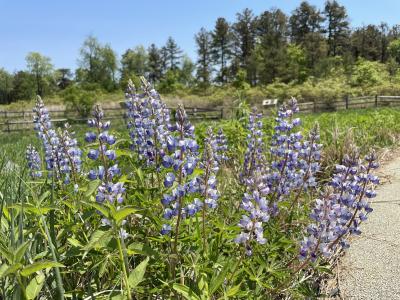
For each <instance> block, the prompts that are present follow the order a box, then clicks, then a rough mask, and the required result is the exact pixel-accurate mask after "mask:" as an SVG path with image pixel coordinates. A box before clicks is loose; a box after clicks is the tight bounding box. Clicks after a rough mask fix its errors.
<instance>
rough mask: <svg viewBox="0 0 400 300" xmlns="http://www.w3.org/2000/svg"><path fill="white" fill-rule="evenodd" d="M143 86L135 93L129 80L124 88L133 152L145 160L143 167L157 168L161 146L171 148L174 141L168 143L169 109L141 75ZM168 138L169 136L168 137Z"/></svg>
mask: <svg viewBox="0 0 400 300" xmlns="http://www.w3.org/2000/svg"><path fill="white" fill-rule="evenodd" d="M142 89H143V91H144V93H143V94H137V93H136V90H135V87H134V86H133V84H132V83H130V84H129V85H128V89H127V91H126V106H127V108H128V111H127V116H128V118H129V122H128V128H129V130H130V137H131V140H132V149H133V150H135V151H136V153H137V154H138V156H139V159H140V160H143V161H144V162H145V163H146V166H151V167H154V168H155V169H156V170H157V171H159V169H160V167H161V165H162V161H163V160H162V159H163V156H164V152H165V150H164V149H166V148H167V147H168V149H169V150H170V151H172V150H171V147H174V146H173V145H171V142H173V141H171V140H169V143H168V142H167V136H169V131H168V123H169V111H168V109H167V108H166V106H165V104H164V103H163V102H162V101H161V98H160V96H159V95H158V93H157V92H156V91H155V90H154V89H152V88H151V86H150V85H149V84H148V83H147V81H146V80H144V78H142ZM169 138H172V137H171V136H169Z"/></svg>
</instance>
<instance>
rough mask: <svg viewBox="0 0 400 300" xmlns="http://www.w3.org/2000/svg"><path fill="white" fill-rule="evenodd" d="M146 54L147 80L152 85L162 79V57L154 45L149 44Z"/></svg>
mask: <svg viewBox="0 0 400 300" xmlns="http://www.w3.org/2000/svg"><path fill="white" fill-rule="evenodd" d="M147 53H148V69H149V80H150V81H151V82H152V83H156V82H158V81H160V79H161V77H162V74H163V73H162V72H163V70H162V65H163V62H162V57H161V51H160V50H159V49H158V48H157V46H156V45H155V44H151V45H150V47H149V48H148V49H147Z"/></svg>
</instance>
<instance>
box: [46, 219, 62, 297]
mask: <svg viewBox="0 0 400 300" xmlns="http://www.w3.org/2000/svg"><path fill="white" fill-rule="evenodd" d="M41 219H42V223H43V226H44V230H45V232H46V236H47V240H48V242H49V246H50V251H51V255H52V256H53V260H54V261H55V262H58V260H57V255H56V251H55V248H54V244H53V241H52V239H51V235H50V233H49V228H48V227H47V223H46V219H45V218H44V216H42V217H41ZM54 270H55V273H56V282H57V290H58V294H59V298H58V299H60V300H64V288H63V283H62V279H61V273H60V269H59V268H58V267H55V268H54Z"/></svg>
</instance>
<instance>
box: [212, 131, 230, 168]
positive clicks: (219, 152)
mask: <svg viewBox="0 0 400 300" xmlns="http://www.w3.org/2000/svg"><path fill="white" fill-rule="evenodd" d="M215 141H216V146H215V150H214V152H215V158H216V159H217V161H218V163H219V164H222V163H223V162H225V161H227V160H228V156H227V151H228V141H227V139H226V136H225V135H224V132H223V131H222V129H219V130H218V134H217V135H216V137H215Z"/></svg>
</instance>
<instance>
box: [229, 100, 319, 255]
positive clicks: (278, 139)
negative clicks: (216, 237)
mask: <svg viewBox="0 0 400 300" xmlns="http://www.w3.org/2000/svg"><path fill="white" fill-rule="evenodd" d="M298 111H299V109H298V106H297V102H296V100H295V99H291V100H290V101H289V103H288V105H283V106H281V107H280V109H279V112H278V116H277V118H276V126H275V128H274V131H275V133H274V135H273V136H272V140H271V149H270V151H271V160H272V162H271V164H270V165H268V164H267V161H266V158H265V155H264V133H263V131H262V126H263V125H262V121H261V114H258V113H257V111H256V110H255V109H254V110H253V111H252V113H251V114H250V118H249V125H248V130H249V133H248V138H247V142H248V144H247V151H246V153H245V157H244V165H243V172H242V173H241V176H240V181H241V183H242V184H243V185H244V186H245V188H246V192H245V194H244V196H243V199H242V204H241V208H242V209H244V210H245V211H246V212H247V214H246V215H243V216H242V219H241V221H240V223H239V227H240V228H241V233H240V234H239V235H238V236H237V238H236V240H235V241H236V242H237V243H241V244H244V245H245V247H246V252H247V254H248V255H251V253H252V251H251V242H252V241H253V240H255V241H257V242H258V243H260V244H264V243H265V242H266V240H265V238H264V237H263V223H265V222H268V220H269V219H270V217H271V216H275V215H277V213H278V205H277V204H278V202H279V201H283V200H286V199H289V196H290V195H293V194H295V196H294V200H292V201H293V204H292V205H294V203H295V202H297V200H298V198H299V196H300V194H301V193H302V192H303V191H304V190H305V189H307V188H308V187H314V186H315V185H316V181H315V177H314V175H315V173H316V172H317V171H318V170H319V160H320V150H321V145H320V144H318V142H319V128H318V126H314V128H313V129H312V130H311V131H310V134H309V139H308V140H306V141H303V135H302V134H301V132H297V131H294V129H295V128H296V127H298V126H299V125H300V119H298V118H293V115H294V114H295V113H297V112H298Z"/></svg>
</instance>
